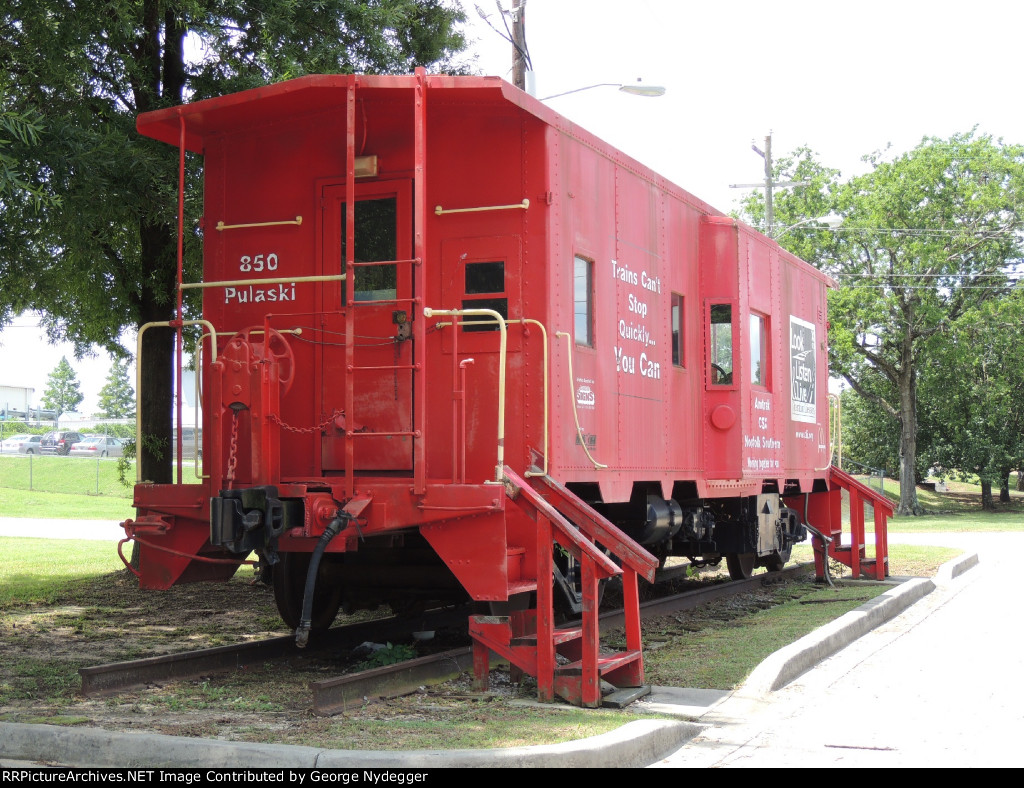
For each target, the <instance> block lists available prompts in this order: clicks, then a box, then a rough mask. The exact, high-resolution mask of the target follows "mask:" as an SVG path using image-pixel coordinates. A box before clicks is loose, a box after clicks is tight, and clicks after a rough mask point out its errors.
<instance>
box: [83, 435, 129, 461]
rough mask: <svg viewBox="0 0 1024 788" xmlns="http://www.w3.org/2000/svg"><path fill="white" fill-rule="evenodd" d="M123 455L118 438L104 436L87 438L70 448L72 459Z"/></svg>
mask: <svg viewBox="0 0 1024 788" xmlns="http://www.w3.org/2000/svg"><path fill="white" fill-rule="evenodd" d="M123 453H124V452H123V451H122V448H121V439H120V438H112V437H109V436H104V435H100V436H98V437H97V436H95V435H90V436H87V438H85V439H83V440H80V441H79V442H78V443H76V444H74V445H72V447H71V455H72V456H73V457H120V456H121V455H122V454H123Z"/></svg>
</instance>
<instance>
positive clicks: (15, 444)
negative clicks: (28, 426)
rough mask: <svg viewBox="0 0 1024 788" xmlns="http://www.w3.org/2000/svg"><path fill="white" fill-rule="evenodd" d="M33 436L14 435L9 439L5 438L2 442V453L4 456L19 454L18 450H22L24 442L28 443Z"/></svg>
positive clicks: (0, 444)
mask: <svg viewBox="0 0 1024 788" xmlns="http://www.w3.org/2000/svg"><path fill="white" fill-rule="evenodd" d="M31 437H32V436H31V435H29V434H28V433H23V434H21V435H12V436H11V437H9V438H4V440H2V441H0V453H2V454H17V452H18V449H19V448H21V443H22V441H27V440H28V439H29V438H31Z"/></svg>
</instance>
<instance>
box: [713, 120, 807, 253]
mask: <svg viewBox="0 0 1024 788" xmlns="http://www.w3.org/2000/svg"><path fill="white" fill-rule="evenodd" d="M750 149H751V150H752V151H754V153H756V154H757V155H758V156H760V157H761V158H762V159H764V183H763V184H762V183H730V184H729V188H730V189H759V188H761V187H762V186H764V219H765V225H766V226H765V234H766V235H767V236H768V237H769V238H771V237H772V236H773V235H774V234H775V208H774V206H773V205H772V195H773V192H774V191H775V189H782V188H785V187H787V186H806V185H807V184H808V181H777V180H775V174H774V172H773V171H772V134H771V132H768V136H767V137H765V138H764V150H761V149H760V148H759V147H757V146H756V145H754V144H751V145H750Z"/></svg>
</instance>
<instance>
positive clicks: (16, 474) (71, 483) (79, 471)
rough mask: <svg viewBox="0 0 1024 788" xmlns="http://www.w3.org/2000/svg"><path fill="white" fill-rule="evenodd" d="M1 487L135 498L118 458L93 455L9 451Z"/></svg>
mask: <svg viewBox="0 0 1024 788" xmlns="http://www.w3.org/2000/svg"><path fill="white" fill-rule="evenodd" d="M0 487H3V488H8V489H13V490H32V491H36V492H54V493H72V494H78V495H104V496H112V497H115V498H131V495H132V491H131V488H129V487H125V486H124V485H123V484H122V483H121V481H120V479H119V478H118V474H117V462H116V461H115V460H107V459H102V460H101V459H92V458H90V457H57V456H53V455H46V456H36V455H8V456H3V457H0Z"/></svg>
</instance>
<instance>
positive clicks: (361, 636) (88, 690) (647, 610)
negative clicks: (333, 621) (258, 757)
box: [78, 564, 813, 715]
mask: <svg viewBox="0 0 1024 788" xmlns="http://www.w3.org/2000/svg"><path fill="white" fill-rule="evenodd" d="M812 568H813V567H812V566H811V565H808V564H800V565H797V566H793V567H790V568H787V569H784V570H783V571H782V572H777V573H770V574H759V575H755V576H754V577H752V578H750V579H749V580H735V581H730V582H726V583H720V584H718V585H713V586H707V587H704V588H698V589H694V590H692V591H684V592H682V593H679V594H673V595H670V596H666V597H662V598H658V599H652V600H649V601H646V602H643V603H641V605H640V614H641V617H642V618H644V619H650V618H654V617H657V616H663V615H667V614H670V613H674V612H679V611H683V610H692V609H694V608H696V607H699V606H700V605H703V604H707V603H708V602H711V601H713V600H716V599H721V598H724V597H729V596H736V595H738V594H742V593H745V592H748V591H752V590H754V589H757V588H760V587H761V586H763V585H766V584H768V583H772V582H775V581H777V580H780V579H782V578H789V577H793V576H797V575H801V574H806V573H807V572H809V571H811V569H812ZM468 615H469V612H468V610H467V609H465V608H456V609H446V610H441V611H430V612H428V613H426V614H424V615H423V616H417V617H416V618H415V620H414V622H413V621H410V620H409V619H402V618H398V617H394V618H384V619H377V620H374V621H366V622H361V623H358V624H350V625H347V626H343V627H333V628H332V629H330V630H328V631H327V632H325V633H323V634H322V635H321V636H320V637H319V638H318V639H317V641H316V644H315V646H312V647H310V648H306V649H299V648H298V647H297V646H296V645H295V638H294V637H293V636H291V635H289V636H283V637H277V638H269V639H267V640H258V641H252V642H250V643H241V644H237V645H231V646H219V647H217V648H211V649H203V650H200V651H186V652H182V653H180V654H168V655H165V656H161V657H147V658H144V659H138V660H132V661H128V662H117V663H110V664H107V665H98V666H95V667H90V668H82V669H80V670H79V671H78V672H79V675H80V676H81V678H82V694H83V695H86V696H90V697H97V696H106V695H114V694H117V693H119V692H126V691H129V690H133V689H139V688H142V687H146V686H150V685H153V684H159V683H161V682H166V681H180V680H186V679H193V678H198V677H200V676H208V675H210V674H212V673H224V672H229V671H233V670H239V669H243V668H244V667H245V666H247V665H252V664H256V663H263V662H267V661H275V660H284V659H289V658H294V657H297V656H302V657H315V656H316V655H317V654H321V653H325V652H331V651H334V652H337V651H338V650H350V649H353V648H355V647H356V646H358V645H359V644H361V643H363V642H365V641H368V640H374V641H379V640H383V639H388V640H396V639H401V638H405V637H409V636H411V634H412V632H413V631H414V629H415V630H419V629H424V628H434V629H441V628H443V627H458V626H465V622H466V617H467V616H468ZM624 622H625V617H624V614H623V612H622V611H621V610H612V611H609V612H607V613H604V614H603V615H602V616H601V619H600V623H601V629H602V631H606V630H611V629H616V628H617V627H621V626H623V624H624ZM468 642H469V641H468V635H467V645H466V646H465V647H460V648H454V649H450V650H447V651H441V652H438V653H436V654H430V655H428V656H424V657H418V658H416V659H413V660H409V661H406V662H401V663H398V664H395V665H387V666H384V667H379V668H374V669H371V670H364V671H360V672H357V673H350V674H345V675H342V676H338V677H335V678H331V679H326V680H323V681H318V682H313V683H311V684H310V689H311V692H312V707H313V711H314V713H316V714H320V715H330V714H338V713H340V712H343V711H345V710H346V709H348V708H352V707H353V706H359V705H362V704H364V703H366V701H367V700H368V699H369V700H375V699H380V698H387V697H396V696H399V695H404V694H407V693H409V692H414V691H415V690H416V689H417V688H418V687H420V686H423V685H424V684H430V683H436V682H440V681H446V680H448V679H451V678H455V677H456V676H458V675H460V674H462V673H464V672H466V671H468V670H471V669H472V666H473V655H472V649H471V647H470V645H469V644H468Z"/></svg>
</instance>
